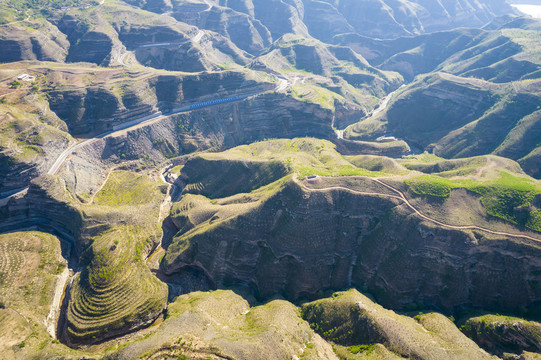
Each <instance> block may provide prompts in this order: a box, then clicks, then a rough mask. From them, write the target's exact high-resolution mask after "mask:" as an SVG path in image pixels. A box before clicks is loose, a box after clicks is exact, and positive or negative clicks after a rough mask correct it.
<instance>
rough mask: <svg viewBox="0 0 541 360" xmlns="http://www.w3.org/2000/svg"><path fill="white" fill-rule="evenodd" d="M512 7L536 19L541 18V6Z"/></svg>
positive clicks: (515, 5)
mask: <svg viewBox="0 0 541 360" xmlns="http://www.w3.org/2000/svg"><path fill="white" fill-rule="evenodd" d="M511 6H513V7H515V8H517V9H518V10H519V11H521V12H523V13H525V14H528V15H530V16H533V17H535V18H541V5H525V4H524V5H523V4H511Z"/></svg>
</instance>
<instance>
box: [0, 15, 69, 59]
mask: <svg viewBox="0 0 541 360" xmlns="http://www.w3.org/2000/svg"><path fill="white" fill-rule="evenodd" d="M29 25H30V26H22V24H14V25H13V26H10V27H6V26H2V27H0V46H1V47H2V53H1V54H0V62H14V61H19V60H41V61H57V62H62V61H65V60H66V56H67V53H68V49H69V46H70V44H69V42H68V40H67V38H66V36H65V35H64V34H63V33H61V32H60V31H59V30H58V29H57V28H56V27H55V26H54V25H52V24H51V23H49V22H48V21H45V20H42V21H41V22H33V23H31V24H29Z"/></svg>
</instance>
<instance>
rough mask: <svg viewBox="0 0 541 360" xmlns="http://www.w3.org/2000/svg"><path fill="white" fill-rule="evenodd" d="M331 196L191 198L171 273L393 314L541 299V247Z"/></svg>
mask: <svg viewBox="0 0 541 360" xmlns="http://www.w3.org/2000/svg"><path fill="white" fill-rule="evenodd" d="M363 185H364V186H362V187H361V188H362V189H363V190H362V191H366V192H378V193H382V194H385V189H384V188H382V187H381V186H380V187H378V186H377V184H376V185H370V182H364V183H363ZM274 186H278V185H274ZM374 186H375V187H374ZM318 187H321V188H324V187H325V185H321V184H319V185H318ZM329 187H331V189H328V190H320V191H317V190H308V189H306V188H304V187H301V186H299V185H298V184H297V183H295V182H286V183H284V185H283V187H282V188H280V189H279V190H277V191H276V190H274V191H275V193H272V191H271V190H266V191H265V192H264V193H257V192H256V193H253V194H252V195H250V196H244V197H242V196H240V195H239V196H237V197H231V198H225V199H219V200H217V202H215V205H212V204H211V203H210V200H208V199H205V198H201V197H197V196H195V197H194V196H193V195H189V196H186V197H185V198H183V200H182V202H181V204H180V206H179V207H178V209H179V212H178V215H175V216H180V217H182V218H183V219H184V220H182V223H183V224H185V227H184V229H185V230H186V229H191V230H188V231H187V232H184V233H183V232H181V233H179V234H178V235H177V237H176V238H175V240H174V242H173V244H172V245H171V246H170V247H169V249H168V250H167V254H166V256H165V258H164V260H163V262H162V267H163V269H164V271H166V272H167V273H174V272H175V271H179V270H181V269H182V268H183V267H186V266H197V267H200V268H201V269H203V270H204V271H205V272H206V273H207V274H208V275H209V276H210V277H211V278H212V279H213V280H214V281H215V282H216V284H217V285H218V286H227V285H231V284H237V283H241V284H245V285H247V286H250V287H251V288H252V289H253V291H254V292H255V294H256V295H257V296H258V297H259V298H260V299H266V298H269V297H272V296H273V295H275V294H282V295H284V296H285V297H286V298H288V299H292V300H295V299H299V298H304V297H308V298H309V297H312V296H315V294H317V293H318V291H321V290H326V289H341V288H348V287H352V286H355V287H358V288H363V289H366V290H367V291H369V292H370V293H372V294H374V296H375V297H376V300H377V301H378V302H379V303H380V304H382V305H384V306H387V307H392V308H403V307H405V306H406V305H407V304H409V303H413V302H415V301H421V302H424V303H425V305H426V306H429V307H436V308H439V309H445V310H451V309H454V308H457V307H460V306H473V307H479V306H482V307H485V308H492V309H498V310H502V311H503V310H506V311H513V310H516V309H518V308H519V307H521V306H526V307H527V306H530V305H533V304H535V303H536V302H537V301H539V300H540V299H541V293H540V292H539V290H538V289H537V287H536V286H535V285H534V282H535V281H538V280H534V279H537V278H538V275H536V274H538V272H539V267H540V266H541V262H539V251H540V249H539V246H538V244H536V243H518V242H515V240H513V239H509V238H505V237H502V236H488V235H486V234H483V233H480V232H468V231H461V230H451V229H446V228H442V227H439V226H436V225H433V224H431V223H427V222H423V221H422V219H420V218H418V217H417V216H413V215H412V214H411V210H410V209H409V208H408V207H406V206H405V205H403V204H401V202H399V201H398V200H396V199H393V198H390V197H386V196H384V195H383V196H369V195H360V194H355V193H351V192H349V191H347V190H342V189H332V185H329ZM268 191H271V194H272V195H269V194H268V193H267V192H268ZM265 194H266V195H265ZM235 204H237V205H235ZM186 224H187V225H189V226H186Z"/></svg>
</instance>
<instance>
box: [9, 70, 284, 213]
mask: <svg viewBox="0 0 541 360" xmlns="http://www.w3.org/2000/svg"><path fill="white" fill-rule="evenodd" d="M284 81H285V83H284ZM287 85H288V82H287V80H285V79H280V81H279V83H278V85H277V86H276V88H275V91H282V90H283V89H285V88H286V87H287ZM257 94H259V93H253V94H250V95H239V96H233V97H229V98H225V99H215V100H209V101H206V102H202V103H194V104H191V105H186V106H183V107H179V108H176V109H173V110H172V111H171V112H170V113H168V114H163V113H162V112H161V111H159V112H156V113H154V114H151V115H149V116H145V117H142V118H138V119H134V120H130V121H128V122H125V123H123V124H120V125H117V126H115V128H114V129H113V130H112V131H108V132H105V133H103V134H100V135H97V136H95V137H93V138H90V139H87V140H85V141H83V142H80V143H78V144H75V145H73V146H71V147H69V148H68V149H66V150H64V151H63V152H62V153H61V154H60V155H59V156H58V157H57V158H56V160H55V162H54V163H53V165H52V166H51V168H50V169H49V171H47V174H50V175H54V174H56V173H57V172H58V170H59V169H60V168H61V167H62V165H63V164H64V163H65V162H66V160H67V158H68V157H69V156H70V155H71V154H73V153H74V152H75V151H77V150H80V149H82V148H84V147H86V146H88V145H90V144H92V143H94V142H96V141H98V140H100V139H104V138H107V137H110V136H113V135H118V134H120V133H122V132H126V131H129V130H132V129H135V128H137V127H141V126H147V125H150V124H152V123H155V122H157V121H160V120H163V119H166V118H168V117H171V116H173V115H177V114H179V113H183V112H190V111H193V110H199V109H202V108H206V107H210V106H215V105H220V104H224V103H228V102H235V101H240V100H244V99H246V98H247V97H249V96H253V95H257ZM27 190H28V187H25V188H20V189H15V190H10V191H6V192H3V193H0V206H1V205H3V203H4V202H5V201H6V199H9V198H11V197H14V196H17V195H19V194H22V193H24V192H26V191H27Z"/></svg>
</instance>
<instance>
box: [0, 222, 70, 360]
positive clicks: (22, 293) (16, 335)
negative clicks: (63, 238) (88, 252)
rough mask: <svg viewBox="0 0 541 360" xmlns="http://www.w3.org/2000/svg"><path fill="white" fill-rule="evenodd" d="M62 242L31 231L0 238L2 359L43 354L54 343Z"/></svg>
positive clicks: (0, 331) (0, 346) (0, 335)
mask: <svg viewBox="0 0 541 360" xmlns="http://www.w3.org/2000/svg"><path fill="white" fill-rule="evenodd" d="M65 267H66V260H65V259H63V258H62V255H61V249H60V241H59V240H58V239H57V238H56V237H54V236H52V235H49V234H45V233H41V232H37V231H27V232H14V233H9V234H3V235H0V279H1V280H0V324H1V326H0V337H1V338H2V342H0V352H1V353H2V356H1V357H2V358H5V359H11V358H14V359H15V358H26V357H27V356H28V353H32V354H34V355H35V354H40V352H42V351H47V349H50V347H57V344H54V343H53V342H52V340H53V339H51V337H50V335H49V334H48V332H47V329H46V318H47V316H48V314H49V312H50V310H51V306H52V303H53V297H54V292H55V291H54V289H55V286H56V283H57V281H59V280H60V276H59V274H60V273H61V272H62V271H64V269H65Z"/></svg>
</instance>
